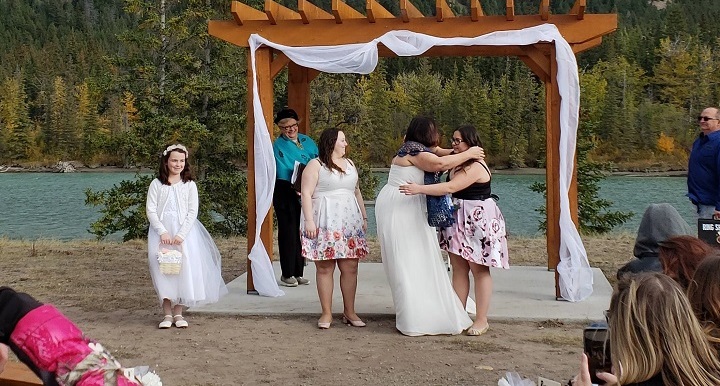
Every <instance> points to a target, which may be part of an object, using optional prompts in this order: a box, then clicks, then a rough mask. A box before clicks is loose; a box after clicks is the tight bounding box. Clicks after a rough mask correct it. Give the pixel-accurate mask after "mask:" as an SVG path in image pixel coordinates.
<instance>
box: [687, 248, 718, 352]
mask: <svg viewBox="0 0 720 386" xmlns="http://www.w3.org/2000/svg"><path fill="white" fill-rule="evenodd" d="M688 299H689V300H690V305H691V306H692V308H693V311H694V312H695V315H696V316H697V317H698V319H699V320H700V324H702V325H703V326H704V329H705V332H706V333H707V334H708V335H709V337H710V339H711V341H712V342H713V343H714V344H715V345H720V252H717V251H715V252H713V253H712V254H711V255H710V256H708V257H706V258H705V259H704V260H703V261H702V263H700V265H699V266H698V267H697V270H696V271H695V276H693V280H691V281H690V285H689V286H688Z"/></svg>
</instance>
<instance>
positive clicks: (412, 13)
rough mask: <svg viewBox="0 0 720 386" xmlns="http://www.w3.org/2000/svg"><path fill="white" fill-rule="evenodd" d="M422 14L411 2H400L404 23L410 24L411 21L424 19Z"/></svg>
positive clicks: (402, 0)
mask: <svg viewBox="0 0 720 386" xmlns="http://www.w3.org/2000/svg"><path fill="white" fill-rule="evenodd" d="M424 17H425V15H423V14H422V12H420V11H419V10H418V9H417V8H415V6H414V5H413V3H411V2H410V0H400V19H401V20H402V22H403V23H409V22H410V19H418V18H424Z"/></svg>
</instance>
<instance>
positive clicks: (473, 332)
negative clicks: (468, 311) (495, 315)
mask: <svg viewBox="0 0 720 386" xmlns="http://www.w3.org/2000/svg"><path fill="white" fill-rule="evenodd" d="M489 328H490V325H489V324H486V325H485V327H483V328H472V327H470V328H468V329H467V331H466V332H465V335H467V336H480V335H482V334H484V333H486V332H487V330H488V329H489Z"/></svg>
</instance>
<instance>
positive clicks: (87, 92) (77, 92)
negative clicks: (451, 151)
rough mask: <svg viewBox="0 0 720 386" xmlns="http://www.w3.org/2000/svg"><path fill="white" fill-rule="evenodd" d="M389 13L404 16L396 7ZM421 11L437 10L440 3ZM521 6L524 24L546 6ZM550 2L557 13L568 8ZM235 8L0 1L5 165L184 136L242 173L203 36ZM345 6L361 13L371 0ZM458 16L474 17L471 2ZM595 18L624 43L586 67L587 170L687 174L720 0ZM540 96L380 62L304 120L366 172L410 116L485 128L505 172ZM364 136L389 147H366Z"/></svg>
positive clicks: (228, 71)
mask: <svg viewBox="0 0 720 386" xmlns="http://www.w3.org/2000/svg"><path fill="white" fill-rule="evenodd" d="M256 3H258V4H255V6H257V7H258V8H261V7H262V4H260V3H262V2H259V1H256ZM292 3H294V2H293V1H292V0H290V1H287V2H286V5H287V6H289V7H292V6H293V5H292ZM324 3H327V4H324ZM329 3H330V2H329V0H323V1H321V2H318V3H317V4H318V5H320V6H323V7H326V8H329V6H330V4H329ZM382 3H383V4H384V5H385V6H386V7H387V8H388V9H389V10H391V11H393V12H396V13H397V11H398V10H397V9H395V8H397V7H398V5H397V4H396V3H397V2H396V1H384V2H382ZM415 3H416V4H417V6H418V8H420V9H421V10H423V11H424V12H425V13H426V14H432V13H433V9H434V2H431V1H428V0H416V1H415ZM481 3H482V5H483V8H484V11H485V13H486V14H501V13H502V12H503V11H504V5H505V2H504V1H499V0H495V1H482V2H481ZM517 3H518V4H517V7H518V9H517V11H516V12H517V13H536V10H537V9H538V6H539V0H536V1H523V2H517ZM550 3H551V6H552V11H553V12H555V13H564V12H567V10H568V9H569V8H570V7H571V6H572V3H573V0H562V1H558V0H553V1H551V2H550ZM161 4H164V9H163V10H161V8H160V5H161ZM229 4H230V1H226V0H222V1H218V0H163V1H160V0H155V1H149V0H125V1H121V0H66V1H58V2H46V1H39V0H30V1H28V0H0V6H1V7H2V9H3V10H4V11H5V12H3V13H0V163H5V164H13V163H14V164H24V165H28V164H29V165H32V164H42V163H52V162H54V161H57V160H80V161H82V162H85V163H87V164H90V165H98V164H103V165H118V166H126V167H128V166H136V165H146V164H149V163H152V162H154V154H155V153H156V152H157V149H159V148H160V147H161V145H162V144H164V143H165V142H167V141H171V140H175V139H178V138H181V139H182V140H184V141H185V142H188V143H189V144H190V145H191V146H192V147H194V148H198V149H200V156H201V157H213V155H212V154H211V152H209V151H205V149H213V152H212V153H215V152H217V146H216V145H218V144H220V145H222V146H220V147H221V149H222V151H221V153H222V154H221V156H222V157H224V159H226V160H231V161H232V162H233V163H235V164H237V165H241V164H243V163H244V157H245V150H244V138H243V136H244V135H243V132H244V121H245V115H246V108H245V97H244V93H245V69H246V67H245V65H244V61H245V53H244V52H243V51H242V50H241V49H238V48H236V47H232V46H229V45H227V44H225V43H223V42H221V41H218V40H216V39H214V38H212V37H209V36H207V34H206V22H207V20H208V19H227V18H229V11H228V8H229ZM349 4H351V5H353V6H355V7H356V8H357V9H359V10H362V7H363V6H364V1H362V0H351V1H349ZM451 5H452V7H453V9H454V11H455V12H456V13H457V14H467V13H468V4H467V2H466V1H452V2H451ZM588 12H589V13H605V12H617V13H618V14H619V17H620V28H619V30H618V31H617V32H616V33H615V34H613V35H611V36H609V37H606V38H605V40H604V42H603V44H602V46H600V47H598V48H595V49H592V50H590V51H588V52H586V53H583V54H581V55H580V56H579V58H578V60H579V64H580V69H581V78H582V87H583V94H582V96H583V100H582V110H583V112H582V113H583V116H582V119H581V127H580V129H581V133H582V135H584V136H586V137H587V138H588V139H589V140H591V141H592V143H593V144H594V148H593V150H592V151H591V154H590V158H591V159H594V160H596V161H609V162H611V163H612V164H614V165H615V167H621V168H623V167H639V168H643V167H647V166H651V165H652V164H659V165H665V166H667V167H672V168H682V167H684V164H685V162H686V157H687V149H688V146H689V144H690V143H691V142H692V140H693V138H694V136H695V135H696V132H697V128H696V125H695V120H694V117H695V116H696V115H697V113H698V112H699V110H701V109H702V108H703V107H704V106H707V105H717V104H718V102H719V101H720V87H718V81H717V79H720V62H719V61H718V59H716V58H717V57H718V48H717V47H718V43H719V41H718V34H719V32H718V29H717V28H715V26H714V24H715V23H714V22H713V21H714V20H717V19H718V17H720V2H716V1H712V0H701V1H691V0H674V1H671V2H669V3H668V4H666V6H665V7H664V8H662V9H658V7H656V6H655V5H653V2H651V1H646V0H629V1H611V0H589V1H588ZM161 13H164V14H165V15H166V20H167V23H166V25H165V26H164V27H161V26H160V14H161ZM284 86H285V78H284V77H283V76H282V75H281V76H280V77H279V78H278V80H277V85H276V97H277V101H276V106H281V105H283V104H284V100H283V99H284V90H285V89H284ZM541 86H542V85H541V83H540V82H538V80H537V79H536V78H535V77H534V75H533V74H532V73H531V72H530V71H529V70H528V69H527V68H526V67H525V65H524V64H523V63H522V62H520V61H518V60H516V59H514V58H435V59H415V58H398V59H386V60H383V61H382V62H381V66H380V67H379V68H378V70H377V71H376V72H375V73H373V74H371V75H369V76H364V77H358V76H351V75H340V76H338V75H335V76H331V75H323V76H320V77H319V78H318V79H317V80H316V81H315V82H314V83H313V93H312V112H313V116H312V117H310V119H311V120H312V127H313V128H314V130H316V131H320V130H322V129H324V128H326V127H329V126H340V127H343V128H344V129H345V130H347V131H348V132H349V133H350V134H351V140H352V141H353V142H354V144H355V145H356V146H355V149H354V150H355V151H357V152H359V153H360V154H361V157H362V158H363V159H364V160H365V161H366V162H368V163H369V164H371V165H385V164H387V162H388V160H389V159H390V155H391V154H392V152H393V150H394V149H395V148H396V147H397V143H398V141H400V138H401V136H402V132H403V130H404V128H405V125H406V124H407V122H408V120H409V118H410V117H412V116H413V115H415V114H418V113H421V114H430V115H432V116H434V117H435V118H436V119H437V120H438V122H439V123H440V124H441V126H442V127H443V130H444V131H445V133H446V134H449V132H450V131H451V130H452V128H453V127H456V126H457V125H458V124H461V123H466V122H469V123H473V124H475V125H477V126H478V128H479V129H480V130H481V133H482V138H483V140H484V142H485V146H486V147H487V148H488V153H489V154H491V155H492V162H493V163H494V164H496V165H497V166H540V167H541V166H543V165H542V162H543V159H544V146H543V144H544V108H543V107H544V101H543V98H544V95H543V94H544V91H543V88H542V87H541ZM370 138H380V139H382V141H380V142H381V146H365V145H367V144H368V143H369V139H370ZM208 142H210V143H209V144H207V143H208ZM201 144H202V145H201ZM206 144H207V145H206ZM356 157H358V155H356Z"/></svg>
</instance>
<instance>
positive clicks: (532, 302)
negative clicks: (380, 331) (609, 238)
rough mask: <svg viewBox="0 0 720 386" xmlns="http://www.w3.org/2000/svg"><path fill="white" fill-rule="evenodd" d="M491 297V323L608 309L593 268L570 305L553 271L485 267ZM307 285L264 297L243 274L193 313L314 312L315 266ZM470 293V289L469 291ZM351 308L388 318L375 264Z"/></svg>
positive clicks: (595, 315)
mask: <svg viewBox="0 0 720 386" xmlns="http://www.w3.org/2000/svg"><path fill="white" fill-rule="evenodd" d="M273 269H274V270H275V274H276V275H275V276H276V277H278V278H279V277H280V265H279V263H278V262H277V261H276V262H273ZM491 273H492V276H493V284H494V291H493V298H492V303H491V305H490V312H489V315H488V316H489V318H490V319H491V320H517V321H542V320H548V319H558V320H560V321H563V322H585V321H588V320H603V319H604V317H603V311H604V310H606V309H607V308H608V306H609V305H610V296H611V295H612V287H611V286H610V283H609V282H608V281H607V279H606V278H605V276H604V275H603V273H602V271H600V269H598V268H593V282H594V290H593V294H592V296H590V298H588V299H586V300H585V301H582V302H578V303H571V302H567V301H558V300H555V286H554V278H555V273H554V272H549V271H548V270H547V269H546V268H544V267H526V266H513V267H511V268H510V269H509V270H503V269H494V268H493V269H491ZM339 276H340V274H339V272H338V271H337V270H336V271H335V290H334V292H333V312H334V313H341V312H342V297H341V294H340V288H339ZM305 277H306V278H308V279H310V280H311V282H310V285H302V286H298V287H292V288H287V287H280V288H281V289H282V290H283V291H285V296H281V297H277V298H270V297H265V296H258V295H248V294H247V293H246V292H247V291H246V285H247V274H243V275H242V276H240V277H238V278H237V279H235V280H233V281H232V282H230V283H229V284H228V289H229V291H230V293H229V294H228V295H226V296H224V297H223V298H222V299H220V301H219V302H217V303H215V304H210V305H206V306H202V307H193V308H191V309H190V310H189V311H190V312H192V313H196V314H225V315H287V314H294V315H298V314H307V315H316V314H319V313H320V302H319V301H318V297H317V291H316V288H315V284H314V278H315V265H314V264H309V265H308V266H306V267H305ZM471 293H472V290H471ZM355 304H356V306H355V308H356V310H357V312H358V314H360V315H394V314H395V311H394V307H393V302H392V296H391V294H390V287H389V285H388V282H387V279H386V277H385V271H384V270H383V266H382V264H381V263H361V264H360V268H359V273H358V292H357V296H356V300H355Z"/></svg>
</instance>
